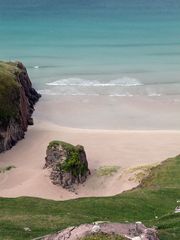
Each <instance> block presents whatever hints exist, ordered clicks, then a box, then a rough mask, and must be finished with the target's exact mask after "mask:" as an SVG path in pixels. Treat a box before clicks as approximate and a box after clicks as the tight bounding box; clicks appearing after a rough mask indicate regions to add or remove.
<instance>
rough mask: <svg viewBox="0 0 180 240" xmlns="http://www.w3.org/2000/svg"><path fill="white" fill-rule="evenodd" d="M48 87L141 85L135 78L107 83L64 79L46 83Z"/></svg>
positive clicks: (125, 78) (124, 78)
mask: <svg viewBox="0 0 180 240" xmlns="http://www.w3.org/2000/svg"><path fill="white" fill-rule="evenodd" d="M46 85H49V86H82V87H113V86H122V87H131V86H141V85H143V84H142V83H141V82H140V81H139V80H137V79H135V78H129V77H123V78H119V79H114V80H110V81H107V82H104V81H99V80H87V79H81V78H65V79H60V80H57V81H54V82H49V83H46Z"/></svg>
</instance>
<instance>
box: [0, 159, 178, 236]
mask: <svg viewBox="0 0 180 240" xmlns="http://www.w3.org/2000/svg"><path fill="white" fill-rule="evenodd" d="M179 173H180V156H178V157H176V158H172V159H169V160H167V161H165V162H164V163H163V164H162V165H160V166H158V167H155V168H154V169H153V170H152V173H151V175H150V176H149V177H148V178H147V179H145V180H144V181H143V183H142V186H141V187H139V188H137V189H134V190H132V191H128V192H125V193H123V194H120V195H117V196H115V197H103V198H84V199H77V200H70V201H64V202H56V201H50V200H43V199H36V198H27V197H26V198H16V199H8V198H0V239H3V240H7V239H18V240H21V239H23V240H24V239H32V238H33V237H37V236H41V235H44V234H47V233H51V232H55V231H57V230H60V229H63V228H65V227H67V226H70V225H79V224H81V223H88V222H93V221H97V220H106V221H107V220H108V221H112V222H125V221H129V222H134V221H142V222H143V223H145V224H146V225H148V226H153V225H155V226H158V228H159V234H160V239H162V240H179V239H180V214H174V213H173V212H174V209H175V207H176V206H177V205H178V203H177V200H180V174H179ZM156 216H158V219H157V218H156ZM24 227H30V228H31V229H32V231H31V232H25V231H24V230H23V228H24Z"/></svg>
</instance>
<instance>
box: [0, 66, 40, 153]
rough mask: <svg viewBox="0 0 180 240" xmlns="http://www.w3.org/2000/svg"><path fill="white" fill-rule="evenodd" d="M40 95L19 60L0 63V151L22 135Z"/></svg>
mask: <svg viewBox="0 0 180 240" xmlns="http://www.w3.org/2000/svg"><path fill="white" fill-rule="evenodd" d="M39 98H40V94H38V93H37V92H36V90H35V89H34V88H33V87H32V83H31V81H30V79H29V76H28V73H27V70H26V68H25V66H24V65H23V64H22V63H20V62H8V63H5V62H0V152H3V151H6V150H8V149H10V148H11V147H12V146H14V145H15V144H16V143H17V141H18V140H20V139H22V138H24V135H25V132H26V131H27V127H28V125H32V124H33V119H32V118H31V116H32V113H33V111H34V105H35V103H36V102H37V101H38V100H39Z"/></svg>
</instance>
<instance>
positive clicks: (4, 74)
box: [0, 62, 20, 124]
mask: <svg viewBox="0 0 180 240" xmlns="http://www.w3.org/2000/svg"><path fill="white" fill-rule="evenodd" d="M19 72H20V70H19V69H18V68H17V67H16V64H15V63H5V62H0V103H1V104H0V124H2V123H3V124H7V123H8V121H9V120H10V119H11V118H12V117H16V116H17V114H18V107H19V98H20V95H19V94H20V92H19V88H20V86H19V84H18V83H17V81H16V78H17V75H18V74H19Z"/></svg>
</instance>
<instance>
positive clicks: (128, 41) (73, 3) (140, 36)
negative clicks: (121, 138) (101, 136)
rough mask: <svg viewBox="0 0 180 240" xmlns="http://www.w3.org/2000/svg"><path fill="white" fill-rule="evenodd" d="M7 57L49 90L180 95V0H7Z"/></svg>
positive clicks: (2, 28) (1, 37) (1, 33)
mask: <svg viewBox="0 0 180 240" xmlns="http://www.w3.org/2000/svg"><path fill="white" fill-rule="evenodd" d="M0 58H1V59H3V60H8V61H9V60H20V61H22V62H23V63H24V64H25V65H26V66H27V68H28V72H29V74H30V77H31V79H32V81H33V84H34V86H35V87H36V88H37V89H38V90H39V91H40V92H41V93H42V94H44V95H52V96H53V95H88V96H91V95H96V96H99V95H103V96H117V97H118V96H122V97H123V96H130V97H132V96H147V97H161V96H175V97H176V96H177V95H179V94H180V1H179V0H153V1H148V0H126V1H125V0H111V1H109V0H98V1H97V0H31V1H24V0H16V1H14V0H6V1H4V0H0Z"/></svg>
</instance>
